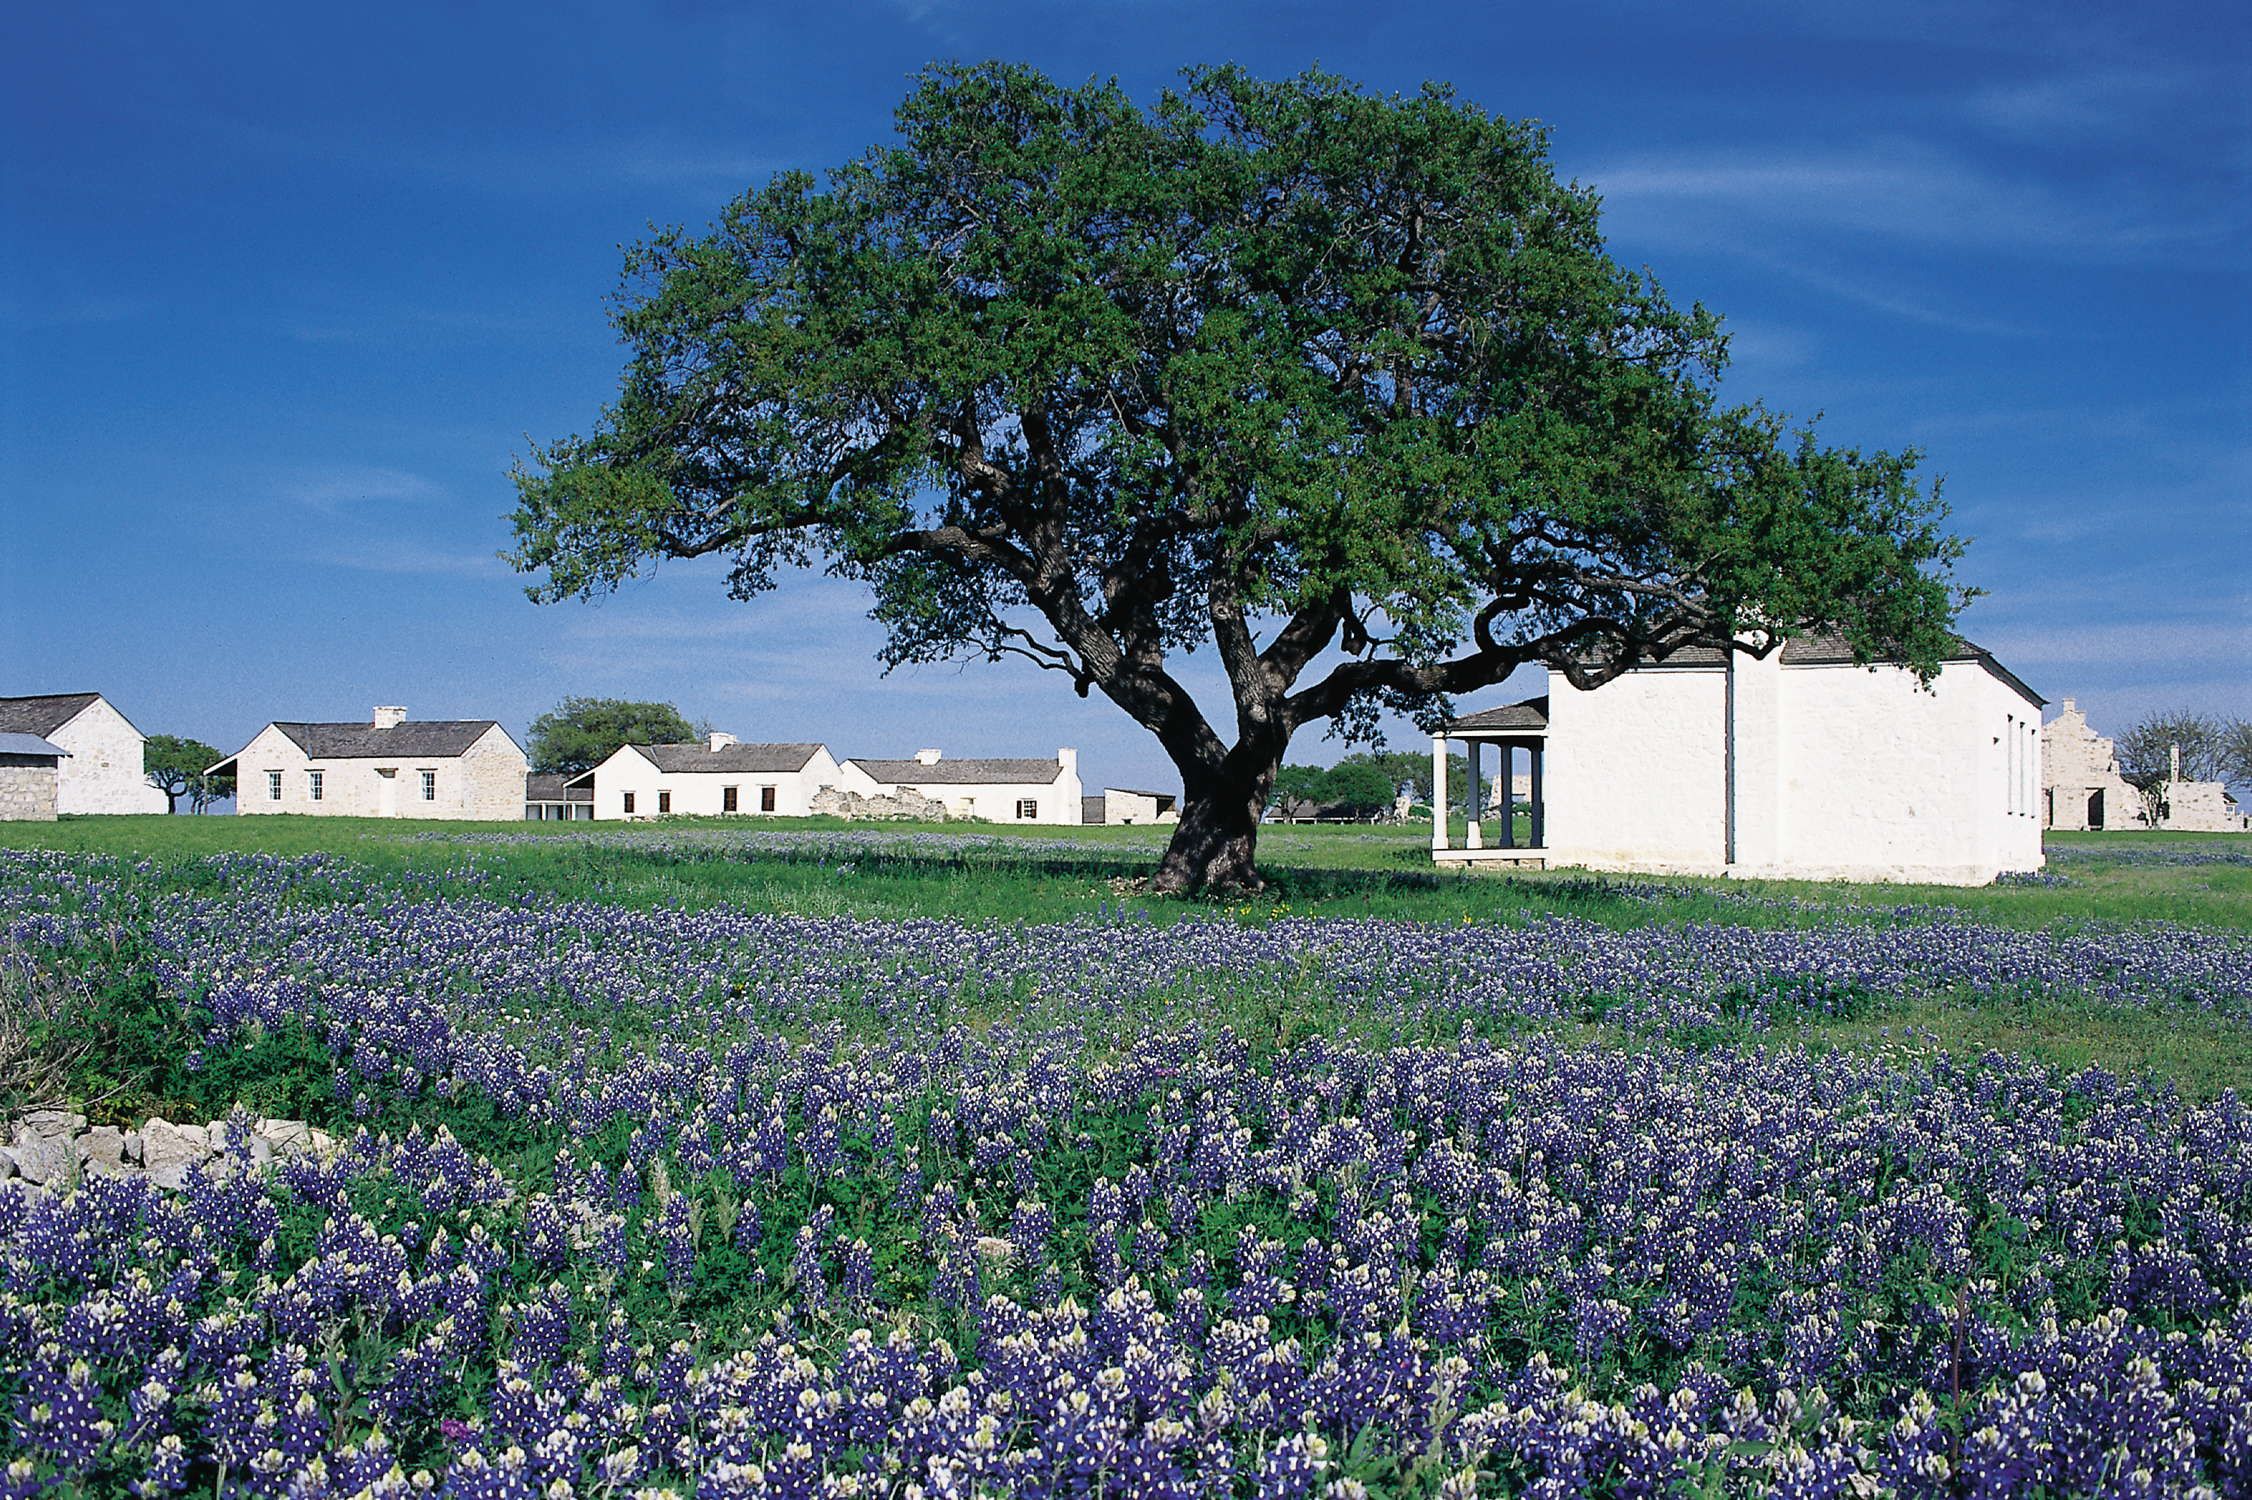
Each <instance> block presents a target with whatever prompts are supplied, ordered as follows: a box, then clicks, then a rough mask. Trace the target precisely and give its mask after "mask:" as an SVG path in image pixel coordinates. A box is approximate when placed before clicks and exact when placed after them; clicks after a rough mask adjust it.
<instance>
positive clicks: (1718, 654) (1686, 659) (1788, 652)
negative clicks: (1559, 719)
mask: <svg viewBox="0 0 2252 1500" xmlns="http://www.w3.org/2000/svg"><path fill="white" fill-rule="evenodd" d="M1940 660H1941V661H1975V662H1977V663H1979V664H1980V665H1981V666H1983V667H1985V668H1986V670H1987V671H1989V672H1992V673H1993V674H1994V675H1995V676H1996V677H1999V678H2001V679H2002V681H2004V682H2006V683H2008V684H2009V685H2010V686H2011V687H2013V688H2015V689H2017V691H2018V692H2020V693H2022V694H2023V695H2024V696H2025V697H2026V699H2027V700H2028V701H2030V702H2032V703H2034V704H2035V705H2041V704H2046V703H2047V702H2048V701H2049V700H2048V699H2046V698H2044V697H2042V696H2041V695H2040V694H2039V693H2036V692H2034V691H2033V689H2031V688H2029V687H2027V686H2026V685H2025V683H2024V682H2023V681H2021V680H2020V679H2019V678H2018V676H2017V674H2016V673H2014V672H2012V671H2010V669H2009V668H2007V667H2005V666H2003V665H2002V664H2001V663H2000V662H1999V661H1996V660H1995V659H1994V653H1993V652H1991V651H1989V650H1987V649H1986V648H1985V647H1984V646H1981V645H1978V644H1977V643H1975V642H1973V641H1967V640H1965V639H1963V638H1962V637H1961V636H1957V637H1955V649H1954V650H1952V651H1950V652H1948V653H1947V654H1946V655H1944V656H1942V657H1941V658H1940ZM1727 662H1728V653H1727V652H1725V651H1723V650H1721V649H1720V648H1719V647H1717V646H1684V647H1682V648H1681V649H1680V650H1679V651H1676V652H1674V653H1673V654H1672V655H1671V656H1669V657H1667V658H1666V659H1665V660H1664V661H1662V662H1657V663H1654V664H1652V665H1654V666H1656V667H1659V668H1664V667H1719V666H1725V665H1727ZM1783 665H1784V666H1786V667H1845V666H1851V665H1853V647H1852V645H1851V644H1850V643H1849V642H1848V641H1846V639H1845V638H1844V637H1843V636H1835V635H1805V636H1793V637H1791V639H1789V640H1787V641H1785V642H1783ZM1650 669H1651V668H1650V667H1649V666H1645V667H1643V668H1641V669H1640V670H1643V671H1648V670H1650Z"/></svg>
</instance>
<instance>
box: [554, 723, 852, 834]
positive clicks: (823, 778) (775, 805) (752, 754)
mask: <svg viewBox="0 0 2252 1500" xmlns="http://www.w3.org/2000/svg"><path fill="white" fill-rule="evenodd" d="M837 780H838V774H837V763H836V760H835V759H834V758H833V757H832V756H831V755H830V754H829V749H828V747H827V746H826V745H815V744H785V745H746V744H744V743H742V742H741V741H739V740H737V739H736V738H735V736H733V735H731V734H715V735H713V736H711V738H710V739H709V740H707V741H704V742H702V743H700V744H686V745H620V746H619V747H618V748H617V749H616V750H614V751H612V752H611V754H610V757H609V759H607V760H605V761H603V762H602V764H601V765H599V766H596V767H595V768H594V769H593V770H591V771H584V772H581V773H580V774H579V775H577V776H575V777H573V778H571V779H570V780H569V781H568V782H566V783H565V787H566V789H567V790H568V791H572V792H577V791H580V790H582V789H584V790H589V791H591V792H592V794H593V807H594V816H595V817H596V818H598V819H616V818H661V817H668V816H670V817H687V816H689V815H691V814H693V815H695V816H699V817H713V816H719V815H722V814H728V813H744V814H750V815H754V816H755V815H759V814H764V815H766V816H768V817H783V818H802V817H804V816H805V815H806V814H807V813H808V812H809V811H810V810H811V808H810V804H811V802H812V801H813V794H814V793H815V792H817V791H819V790H820V789H821V788H823V787H825V786H834V785H835V784H836V783H837Z"/></svg>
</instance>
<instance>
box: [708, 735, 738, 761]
mask: <svg viewBox="0 0 2252 1500" xmlns="http://www.w3.org/2000/svg"><path fill="white" fill-rule="evenodd" d="M734 743H736V740H735V736H733V735H731V734H721V733H720V732H719V731H718V730H716V729H715V730H713V731H712V742H711V746H710V749H711V753H712V754H714V755H717V754H719V752H720V751H722V750H725V749H726V748H727V747H728V746H729V745H732V744H734Z"/></svg>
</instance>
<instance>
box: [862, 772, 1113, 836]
mask: <svg viewBox="0 0 2252 1500" xmlns="http://www.w3.org/2000/svg"><path fill="white" fill-rule="evenodd" d="M1059 764H1060V765H1061V767H1062V770H1061V773H1060V774H1059V775H1058V776H1057V777H1056V779H1055V780H1053V781H1040V782H1010V781H970V782H963V781H909V780H901V781H894V782H882V781H878V780H876V779H875V778H874V777H873V776H870V775H869V774H868V772H867V771H866V769H864V768H863V767H862V766H861V765H860V763H859V762H857V761H850V760H848V761H845V762H843V763H842V764H841V765H840V766H839V767H838V776H837V783H836V785H837V789H838V790H839V791H845V792H855V793H857V794H859V795H860V796H863V797H888V796H891V795H893V794H894V793H896V792H898V791H900V790H901V789H902V788H904V789H906V790H907V791H911V792H915V793H918V794H920V795H922V796H925V797H928V798H930V799H931V800H932V801H933V802H936V803H939V804H941V805H942V806H944V807H945V809H946V815H947V816H948V817H950V818H983V819H985V820H986V821H987V822H989V823H1073V824H1076V823H1077V822H1078V821H1079V818H1080V812H1081V809H1080V800H1079V799H1080V796H1081V786H1080V781H1079V767H1078V764H1077V757H1076V756H1072V757H1070V758H1068V759H1064V760H1062V761H1060V762H1059ZM1020 801H1028V802H1031V803H1033V804H1034V805H1035V806H1036V807H1037V808H1038V809H1039V816H1038V817H1034V818H1020V817H1018V816H1017V804H1018V803H1019V802H1020Z"/></svg>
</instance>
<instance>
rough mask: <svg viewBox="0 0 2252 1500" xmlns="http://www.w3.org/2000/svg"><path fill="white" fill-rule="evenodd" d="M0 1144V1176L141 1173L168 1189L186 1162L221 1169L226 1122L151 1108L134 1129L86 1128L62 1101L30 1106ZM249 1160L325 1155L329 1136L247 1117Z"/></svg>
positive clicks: (294, 1123)
mask: <svg viewBox="0 0 2252 1500" xmlns="http://www.w3.org/2000/svg"><path fill="white" fill-rule="evenodd" d="M6 1134H7V1140H8V1143H7V1144H6V1145H4V1146H0V1180H5V1179H7V1178H10V1177H21V1178H22V1179H23V1180H24V1181H26V1182H29V1183H32V1184H34V1185H35V1186H38V1187H43V1188H50V1189H57V1190H59V1189H62V1188H66V1187H69V1186H70V1185H71V1184H73V1183H75V1182H77V1181H79V1180H80V1179H81V1178H84V1177H88V1176H99V1177H146V1178H147V1179H148V1180H149V1182H150V1183H151V1184H152V1185H154V1186H156V1187H160V1188H165V1189H167V1190H169V1191H171V1192H178V1191H179V1190H180V1189H181V1188H183V1187H185V1186H186V1185H187V1180H188V1169H189V1168H190V1167H192V1166H195V1165H197V1164H198V1163H201V1164H203V1165H205V1166H206V1167H207V1168H209V1169H211V1170H217V1171H223V1170H228V1169H229V1165H228V1161H227V1160H226V1157H227V1147H228V1126H227V1125H226V1123H225V1122H218V1123H214V1124H211V1125H175V1124H173V1123H172V1122H171V1121H169V1120H166V1119H164V1118H163V1117H161V1116H152V1117H151V1118H150V1119H149V1120H148V1121H146V1122H145V1123H144V1124H143V1125H142V1126H141V1128H140V1129H138V1130H120V1129H119V1128H118V1127H117V1126H115V1125H96V1126H93V1127H91V1128H88V1126H87V1124H86V1117H85V1116H84V1115H80V1114H73V1113H71V1112H70V1111H69V1110H62V1109H35V1110H33V1111H31V1112H30V1113H29V1114H26V1115H25V1116H24V1117H23V1118H22V1119H19V1120H16V1121H14V1122H12V1123H11V1124H9V1125H8V1126H7V1129H6ZM248 1144H249V1149H250V1161H251V1165H252V1166H254V1167H255V1166H260V1165H263V1164H264V1163H266V1162H270V1161H272V1160H273V1159H274V1158H275V1157H277V1156H308V1155H310V1156H322V1157H326V1156H329V1155H332V1154H333V1153H334V1152H335V1150H336V1141H335V1140H334V1138H332V1137H331V1136H329V1135H327V1134H326V1133H325V1132H322V1131H319V1130H315V1129H314V1128H313V1127H312V1126H310V1125H308V1124H306V1123H305V1122H304V1121H303V1120H254V1121H252V1122H251V1123H250V1127H249V1142H248Z"/></svg>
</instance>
